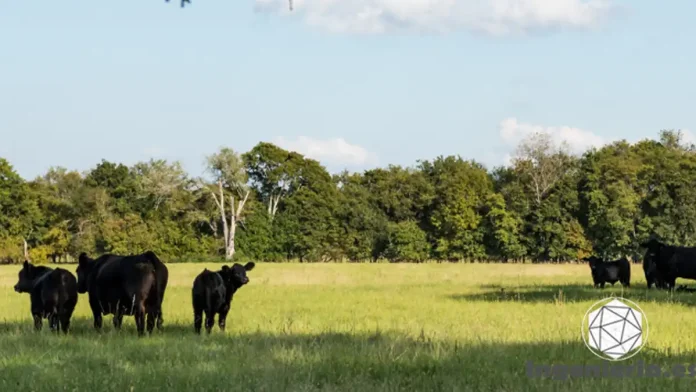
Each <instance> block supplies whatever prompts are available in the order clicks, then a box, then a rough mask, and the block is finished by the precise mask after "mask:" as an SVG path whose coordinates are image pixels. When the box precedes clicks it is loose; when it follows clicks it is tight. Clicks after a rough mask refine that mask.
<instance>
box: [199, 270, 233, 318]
mask: <svg viewBox="0 0 696 392" xmlns="http://www.w3.org/2000/svg"><path fill="white" fill-rule="evenodd" d="M225 292H226V289H225V283H224V282H223V280H222V277H221V276H220V274H218V273H216V272H213V271H208V270H205V271H203V272H201V273H200V274H199V275H198V276H197V277H196V279H194V281H193V289H192V299H193V305H194V308H197V309H205V310H212V311H217V310H218V309H219V308H220V307H221V306H222V305H224V302H225Z"/></svg>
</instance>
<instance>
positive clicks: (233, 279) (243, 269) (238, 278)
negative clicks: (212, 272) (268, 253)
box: [220, 262, 256, 287]
mask: <svg viewBox="0 0 696 392" xmlns="http://www.w3.org/2000/svg"><path fill="white" fill-rule="evenodd" d="M255 266H256V264H254V262H248V263H246V264H245V265H243V266H242V265H241V264H239V263H234V264H233V265H232V267H228V266H226V265H224V266H222V271H220V275H222V279H224V280H225V283H226V284H230V285H232V286H234V287H242V286H244V285H245V284H247V283H249V278H248V277H247V274H246V273H247V271H251V270H253V269H254V267H255Z"/></svg>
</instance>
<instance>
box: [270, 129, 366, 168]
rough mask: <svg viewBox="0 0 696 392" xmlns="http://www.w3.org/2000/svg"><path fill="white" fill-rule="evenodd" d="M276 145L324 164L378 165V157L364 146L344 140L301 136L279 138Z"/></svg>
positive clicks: (275, 142)
mask: <svg viewBox="0 0 696 392" xmlns="http://www.w3.org/2000/svg"><path fill="white" fill-rule="evenodd" d="M273 142H274V144H276V145H278V146H280V147H282V148H284V149H286V150H290V151H295V152H298V153H300V154H302V155H304V156H306V157H307V158H311V159H315V160H317V161H320V162H322V163H328V164H332V165H346V166H364V165H368V164H376V163H377V156H376V155H375V154H373V153H371V152H369V151H368V150H367V149H365V148H364V147H362V146H359V145H356V144H350V143H348V142H347V141H345V139H343V138H335V139H327V140H320V139H314V138H311V137H307V136H300V137H298V138H296V139H294V140H287V139H285V138H283V137H277V138H276V139H275V140H274V141H273Z"/></svg>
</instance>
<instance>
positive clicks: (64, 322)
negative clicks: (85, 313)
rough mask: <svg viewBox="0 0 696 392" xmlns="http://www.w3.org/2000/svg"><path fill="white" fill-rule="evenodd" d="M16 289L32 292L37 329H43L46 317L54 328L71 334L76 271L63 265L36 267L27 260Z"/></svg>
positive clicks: (55, 330) (74, 303) (52, 328)
mask: <svg viewBox="0 0 696 392" xmlns="http://www.w3.org/2000/svg"><path fill="white" fill-rule="evenodd" d="M14 290H15V291H16V292H18V293H29V298H30V301H31V314H32V316H33V317H34V327H35V328H36V330H39V331H40V330H41V327H42V325H43V319H44V318H47V319H48V323H49V326H50V327H51V331H53V332H58V331H59V330H60V329H62V330H63V333H68V330H69V329H70V318H71V317H72V314H73V311H74V310H75V305H77V280H76V279H75V276H74V275H73V274H71V273H70V272H69V271H67V270H64V269H62V268H56V269H53V268H48V267H43V266H35V265H33V264H31V263H30V262H28V261H25V262H24V265H23V266H22V270H21V271H19V281H18V282H17V284H16V285H15V286H14Z"/></svg>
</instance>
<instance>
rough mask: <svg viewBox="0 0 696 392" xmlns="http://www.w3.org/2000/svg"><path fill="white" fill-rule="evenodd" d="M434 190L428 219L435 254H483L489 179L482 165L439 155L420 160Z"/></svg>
mask: <svg viewBox="0 0 696 392" xmlns="http://www.w3.org/2000/svg"><path fill="white" fill-rule="evenodd" d="M421 169H422V171H423V172H424V173H425V175H426V177H427V179H428V180H429V182H430V183H431V184H432V186H433V189H434V190H435V198H434V199H433V200H432V204H431V205H430V206H429V208H428V223H429V227H430V228H431V235H432V236H433V239H434V243H435V248H434V251H435V255H436V256H437V257H440V258H446V259H463V258H470V259H477V258H485V257H486V248H485V245H484V241H483V238H484V235H485V225H483V213H484V211H485V204H486V201H487V199H488V196H489V195H490V194H491V193H492V192H493V182H492V181H491V178H490V176H489V175H488V173H487V172H486V170H485V168H484V167H483V166H482V165H480V164H478V163H476V162H473V161H465V160H463V159H462V158H461V157H453V156H449V157H446V158H445V157H439V158H437V159H435V160H434V161H433V162H432V163H431V162H428V161H425V162H422V163H421Z"/></svg>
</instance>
